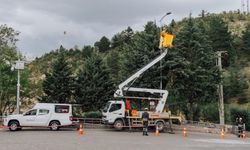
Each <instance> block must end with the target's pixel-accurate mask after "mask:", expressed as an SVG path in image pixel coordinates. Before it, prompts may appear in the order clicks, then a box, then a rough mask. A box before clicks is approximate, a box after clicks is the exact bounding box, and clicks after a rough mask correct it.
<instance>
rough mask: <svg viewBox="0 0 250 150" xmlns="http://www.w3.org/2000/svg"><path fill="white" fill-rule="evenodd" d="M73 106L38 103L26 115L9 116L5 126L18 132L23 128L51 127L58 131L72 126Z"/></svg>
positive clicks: (5, 119) (5, 120)
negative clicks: (63, 127)
mask: <svg viewBox="0 0 250 150" xmlns="http://www.w3.org/2000/svg"><path fill="white" fill-rule="evenodd" d="M72 119H73V118H72V105H71V104H53V103H37V104H36V105H35V106H34V107H33V108H32V109H30V110H28V111H27V112H25V113H24V114H17V115H9V116H7V117H6V118H4V126H7V127H9V130H10V131H16V130H18V129H21V128H22V127H49V128H50V129H51V130H54V131H55V130H58V129H59V128H60V127H62V126H71V125H72V124H73V122H72Z"/></svg>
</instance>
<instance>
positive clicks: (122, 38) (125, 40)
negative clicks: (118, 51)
mask: <svg viewBox="0 0 250 150" xmlns="http://www.w3.org/2000/svg"><path fill="white" fill-rule="evenodd" d="M133 35H134V31H133V29H132V28H131V27H128V28H127V29H126V30H124V31H122V32H121V33H117V34H116V35H114V36H113V37H112V39H111V48H113V49H114V48H117V47H121V46H123V45H124V44H129V43H130V41H131V38H132V37H133Z"/></svg>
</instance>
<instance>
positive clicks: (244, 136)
mask: <svg viewBox="0 0 250 150" xmlns="http://www.w3.org/2000/svg"><path fill="white" fill-rule="evenodd" d="M242 138H243V139H246V138H247V136H246V131H243V132H242Z"/></svg>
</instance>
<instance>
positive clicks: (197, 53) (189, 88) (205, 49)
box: [164, 17, 219, 120]
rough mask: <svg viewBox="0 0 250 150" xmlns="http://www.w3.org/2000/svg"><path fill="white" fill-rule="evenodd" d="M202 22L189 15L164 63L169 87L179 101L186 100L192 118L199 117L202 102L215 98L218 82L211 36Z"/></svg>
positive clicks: (187, 111) (184, 101)
mask: <svg viewBox="0 0 250 150" xmlns="http://www.w3.org/2000/svg"><path fill="white" fill-rule="evenodd" d="M203 31H204V29H203V28H202V25H201V24H200V25H197V24H195V22H194V20H193V19H192V18H191V17H190V18H189V19H188V21H187V23H186V24H185V25H184V27H183V28H182V30H181V31H180V32H179V33H178V34H177V35H176V39H175V47H174V49H172V50H170V52H169V56H168V57H167V61H166V63H165V64H164V68H165V69H164V73H165V74H166V76H167V79H168V81H167V87H168V89H169V90H170V93H171V94H172V95H174V96H175V99H176V100H177V101H178V102H181V101H182V102H183V104H185V105H183V106H184V107H183V108H182V109H184V110H185V112H186V114H187V115H188V118H189V119H192V120H193V119H197V114H195V113H198V112H199V107H198V105H199V104H203V103H205V102H210V101H212V100H213V99H214V98H215V96H216V90H217V86H216V85H217V84H218V82H219V74H218V69H217V68H216V67H215V63H214V62H215V57H214V54H213V50H212V47H211V45H210V43H211V42H210V41H209V39H208V36H206V34H205V33H204V32H203Z"/></svg>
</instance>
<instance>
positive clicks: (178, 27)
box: [1, 14, 250, 121]
mask: <svg viewBox="0 0 250 150" xmlns="http://www.w3.org/2000/svg"><path fill="white" fill-rule="evenodd" d="M168 26H169V29H171V31H172V32H173V34H174V36H175V38H174V48H172V49H170V50H169V52H168V55H167V56H166V58H164V60H162V65H160V64H156V65H155V66H154V67H152V68H150V69H149V70H148V71H147V72H145V73H144V75H143V76H142V77H140V78H139V79H138V80H136V81H135V82H134V85H133V86H136V87H145V88H157V89H158V88H160V81H161V80H162V83H163V84H162V85H163V89H167V90H168V91H169V97H168V99H167V105H168V107H169V108H170V110H171V111H173V112H176V113H177V112H179V111H182V112H183V113H184V114H185V115H186V116H187V118H188V119H191V120H199V119H201V118H202V119H204V120H210V121H218V118H217V117H210V116H218V109H217V97H218V94H217V85H218V84H219V83H223V84H224V89H225V94H224V96H225V101H226V103H231V101H230V100H231V98H233V97H237V98H238V102H239V103H246V102H248V99H247V97H246V89H247V88H248V83H247V79H246V78H245V77H244V76H243V75H242V74H241V73H240V71H239V70H240V67H241V66H240V65H239V63H238V62H239V57H240V55H239V53H240V54H242V53H243V54H244V55H247V56H250V53H249V52H250V49H249V46H250V42H249V41H250V40H249V38H250V24H249V23H248V24H247V25H246V28H245V30H244V32H242V36H237V37H235V36H233V34H232V33H231V32H230V31H229V29H228V23H227V22H225V21H224V19H223V17H221V16H219V15H214V14H209V15H203V16H201V17H198V18H192V17H191V16H189V17H187V18H184V19H183V20H182V21H180V22H175V21H174V20H172V21H171V23H170V24H169V25H168ZM160 30H161V27H159V26H157V25H156V24H155V22H153V21H149V22H147V23H146V25H145V26H144V29H143V30H142V31H133V29H132V28H130V27H128V28H127V29H125V30H123V31H121V32H120V33H117V34H115V35H114V36H113V37H112V38H111V39H108V38H107V37H105V36H103V37H102V38H101V39H100V40H99V41H97V42H96V43H95V44H94V46H84V47H83V48H82V49H80V48H78V47H75V48H72V49H69V50H67V49H65V48H64V47H63V46H61V47H60V48H59V49H57V50H55V51H52V52H51V53H49V54H45V55H44V56H43V57H41V58H37V59H36V60H35V61H34V62H33V65H35V66H37V67H38V68H39V70H40V71H41V72H42V73H44V74H45V78H44V79H43V80H42V82H41V83H40V84H41V87H40V89H39V91H41V92H40V96H39V101H41V102H54V103H78V104H82V105H83V108H84V110H85V111H92V110H99V109H100V108H101V107H103V106H104V104H105V103H106V102H107V101H108V100H109V99H112V95H113V93H114V91H115V90H116V88H117V86H118V84H119V83H121V82H122V81H124V80H125V79H126V78H128V77H129V76H130V75H131V74H132V73H133V72H135V71H136V70H138V69H139V68H141V67H142V66H144V65H145V64H147V63H149V62H150V61H151V60H152V59H153V58H155V57H156V56H158V55H159V54H160V49H159V48H158V45H159V33H160ZM216 51H226V52H227V55H224V56H223V66H224V67H225V71H224V72H222V73H220V72H219V70H218V67H217V66H216V63H215V62H216V55H215V52H216ZM49 57H51V58H50V60H51V61H46V59H48V58H49ZM249 58H250V57H249ZM248 61H249V60H248ZM41 62H42V64H39V63H41ZM51 62H52V63H51ZM160 72H162V74H161V73H160ZM221 74H222V75H223V78H221ZM29 86H32V85H29ZM27 87H28V86H27ZM36 88H37V87H36ZM30 92H32V90H30ZM12 96H13V95H12ZM1 100H2V98H1ZM210 110H211V111H210ZM208 113H213V114H210V115H207V114H208Z"/></svg>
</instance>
